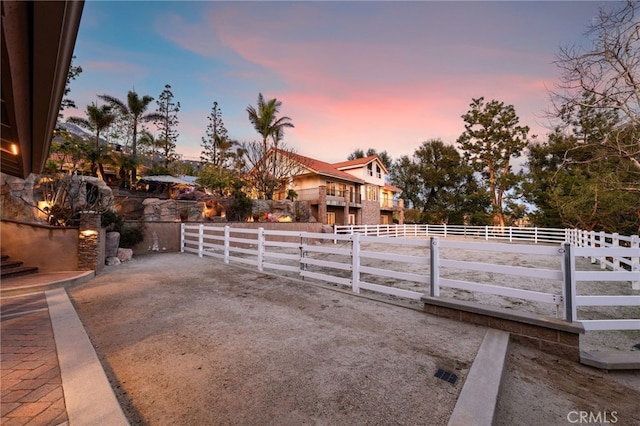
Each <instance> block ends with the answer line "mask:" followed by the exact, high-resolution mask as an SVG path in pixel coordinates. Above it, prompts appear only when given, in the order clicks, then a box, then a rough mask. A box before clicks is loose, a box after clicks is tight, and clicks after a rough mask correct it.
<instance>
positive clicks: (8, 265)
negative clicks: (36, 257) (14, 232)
mask: <svg viewBox="0 0 640 426" xmlns="http://www.w3.org/2000/svg"><path fill="white" fill-rule="evenodd" d="M36 272H38V268H37V267H36V266H23V262H21V261H19V260H10V259H9V256H5V255H2V266H1V267H0V277H2V278H3V279H4V278H11V277H17V276H20V275H27V274H35V273H36Z"/></svg>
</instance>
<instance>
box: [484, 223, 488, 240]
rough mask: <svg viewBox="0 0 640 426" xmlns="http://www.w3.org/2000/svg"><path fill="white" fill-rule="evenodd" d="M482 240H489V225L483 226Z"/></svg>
mask: <svg viewBox="0 0 640 426" xmlns="http://www.w3.org/2000/svg"><path fill="white" fill-rule="evenodd" d="M484 240H485V241H489V225H485V226H484Z"/></svg>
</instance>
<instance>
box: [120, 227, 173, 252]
mask: <svg viewBox="0 0 640 426" xmlns="http://www.w3.org/2000/svg"><path fill="white" fill-rule="evenodd" d="M125 226H142V227H143V230H144V240H143V241H142V242H141V243H139V244H136V246H135V247H133V254H134V255H140V254H148V253H156V252H168V253H171V252H179V251H180V222H175V221H172V222H159V221H158V222H138V221H126V222H125Z"/></svg>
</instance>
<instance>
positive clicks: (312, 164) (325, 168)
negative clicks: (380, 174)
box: [267, 148, 365, 184]
mask: <svg viewBox="0 0 640 426" xmlns="http://www.w3.org/2000/svg"><path fill="white" fill-rule="evenodd" d="M272 150H273V148H272ZM278 153H279V154H281V155H285V156H287V157H289V158H290V159H292V160H294V161H296V162H298V163H300V164H301V165H302V166H303V167H304V168H306V169H308V170H309V171H311V172H314V173H317V174H319V175H322V176H328V177H333V178H337V179H342V180H346V181H349V182H355V183H361V184H362V183H365V182H364V180H362V179H359V178H357V177H355V176H353V175H352V174H349V173H347V172H343V171H342V170H338V169H337V168H336V167H335V166H334V165H333V164H329V163H327V162H324V161H320V160H316V159H315V158H310V157H305V156H304V155H300V154H295V153H293V152H287V151H281V150H278ZM267 155H270V153H267Z"/></svg>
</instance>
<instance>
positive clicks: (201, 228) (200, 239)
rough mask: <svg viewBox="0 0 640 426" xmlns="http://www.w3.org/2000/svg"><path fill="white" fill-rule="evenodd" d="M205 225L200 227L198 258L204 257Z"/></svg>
mask: <svg viewBox="0 0 640 426" xmlns="http://www.w3.org/2000/svg"><path fill="white" fill-rule="evenodd" d="M203 244H204V225H203V224H200V225H198V256H200V257H202V252H203V251H204V245H203Z"/></svg>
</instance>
